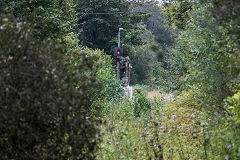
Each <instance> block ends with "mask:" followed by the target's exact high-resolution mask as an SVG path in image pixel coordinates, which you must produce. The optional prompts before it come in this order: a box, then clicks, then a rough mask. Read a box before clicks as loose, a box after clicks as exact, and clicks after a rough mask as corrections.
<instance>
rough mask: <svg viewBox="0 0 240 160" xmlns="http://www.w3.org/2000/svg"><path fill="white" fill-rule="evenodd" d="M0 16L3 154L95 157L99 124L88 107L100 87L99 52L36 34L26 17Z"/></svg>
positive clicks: (8, 156)
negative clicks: (68, 46) (45, 38)
mask: <svg viewBox="0 0 240 160" xmlns="http://www.w3.org/2000/svg"><path fill="white" fill-rule="evenodd" d="M0 17H1V18H0V24H1V25H0V37H1V41H0V43H1V44H0V46H1V50H0V52H1V54H0V55H1V56H0V75H1V77H0V88H1V89H0V114H1V116H0V148H1V151H0V155H1V158H2V159H94V157H95V152H96V149H97V143H98V136H97V135H98V129H97V126H96V124H97V122H94V121H92V120H91V118H90V113H89V111H90V106H91V104H92V101H91V98H90V97H91V95H93V94H97V92H99V90H100V89H101V87H100V86H101V85H100V83H99V81H98V80H97V78H96V75H97V67H96V66H95V65H94V63H95V62H94V61H95V60H97V57H96V56H94V55H89V54H88V53H86V52H85V51H81V52H80V54H79V52H78V51H79V50H73V49H71V50H69V49H64V48H63V47H64V46H62V45H61V44H58V43H56V42H54V41H52V40H51V39H49V40H41V41H40V40H36V39H34V38H33V37H34V36H33V34H32V33H31V31H32V28H31V25H29V24H28V23H27V22H24V21H18V20H16V19H15V18H13V17H12V16H11V15H4V14H1V16H0ZM64 53H68V54H67V55H65V56H64ZM76 55H77V56H76ZM73 57H74V58H76V57H77V60H76V59H74V60H75V62H77V63H72V61H71V58H73Z"/></svg>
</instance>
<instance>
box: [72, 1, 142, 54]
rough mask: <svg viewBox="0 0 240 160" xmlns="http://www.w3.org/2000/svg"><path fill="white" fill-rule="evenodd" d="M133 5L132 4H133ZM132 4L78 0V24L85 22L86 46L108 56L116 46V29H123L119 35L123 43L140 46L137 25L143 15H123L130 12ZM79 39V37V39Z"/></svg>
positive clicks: (139, 31)
mask: <svg viewBox="0 0 240 160" xmlns="http://www.w3.org/2000/svg"><path fill="white" fill-rule="evenodd" d="M133 3H134V2H133ZM131 7H132V3H130V2H124V1H120V0H119V1H116V0H101V1H99V0H91V1H89V0H79V1H78V2H77V8H76V11H77V13H78V15H79V22H78V25H79V26H80V23H82V22H84V21H86V22H87V46H88V47H90V48H99V49H104V50H105V51H106V52H107V53H108V54H109V53H111V52H112V51H113V48H114V47H116V46H117V36H118V29H119V28H120V27H123V28H124V29H125V31H123V32H122V33H121V36H122V39H121V40H122V41H123V43H127V44H131V45H140V44H141V38H140V37H139V33H141V31H142V30H141V28H139V26H138V23H140V22H141V21H142V19H143V18H144V15H143V14H125V13H128V12H130V11H131ZM114 12H123V14H84V13H114ZM80 39H81V37H80Z"/></svg>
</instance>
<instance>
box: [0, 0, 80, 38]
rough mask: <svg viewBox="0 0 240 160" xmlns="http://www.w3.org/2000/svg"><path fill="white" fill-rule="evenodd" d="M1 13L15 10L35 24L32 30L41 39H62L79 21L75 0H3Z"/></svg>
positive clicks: (19, 15) (21, 16)
mask: <svg viewBox="0 0 240 160" xmlns="http://www.w3.org/2000/svg"><path fill="white" fill-rule="evenodd" d="M0 6H1V8H0V13H3V12H9V11H11V12H13V15H14V16H15V17H16V18H20V19H23V20H24V21H27V22H28V23H31V24H32V26H33V30H32V32H34V35H35V37H37V38H40V39H45V38H49V37H51V38H53V39H54V40H56V39H58V40H62V39H63V37H65V36H66V35H67V34H68V33H69V32H70V31H71V30H72V28H73V25H74V24H75V23H76V22H77V21H76V20H77V19H76V15H75V14H74V13H75V11H74V0H48V1H42V0H2V1H1V2H0Z"/></svg>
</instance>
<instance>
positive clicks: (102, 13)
mask: <svg viewBox="0 0 240 160" xmlns="http://www.w3.org/2000/svg"><path fill="white" fill-rule="evenodd" d="M154 12H156V13H159V12H158V11H152V12H142V11H135V12H98V13H97V12H96V13H94V12H86V13H84V12H81V13H77V14H78V15H104V14H105V15H106V14H108V15H109V14H135V13H142V14H146V13H154Z"/></svg>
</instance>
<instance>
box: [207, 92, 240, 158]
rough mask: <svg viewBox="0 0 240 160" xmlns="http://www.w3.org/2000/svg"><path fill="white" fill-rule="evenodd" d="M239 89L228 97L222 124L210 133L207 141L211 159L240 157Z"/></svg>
mask: <svg viewBox="0 0 240 160" xmlns="http://www.w3.org/2000/svg"><path fill="white" fill-rule="evenodd" d="M239 106H240V91H238V92H237V93H236V94H235V95H234V96H232V97H228V98H227V99H226V101H225V107H226V109H227V110H228V114H229V115H230V116H229V115H226V117H224V118H222V121H223V125H221V127H220V128H217V129H216V130H217V132H216V130H215V132H213V133H211V134H210V136H211V141H210V142H209V150H210V152H209V157H210V158H211V159H239V158H240V151H239V148H240V145H239V144H240V137H239V135H240V130H239V125H240V108H239Z"/></svg>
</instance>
